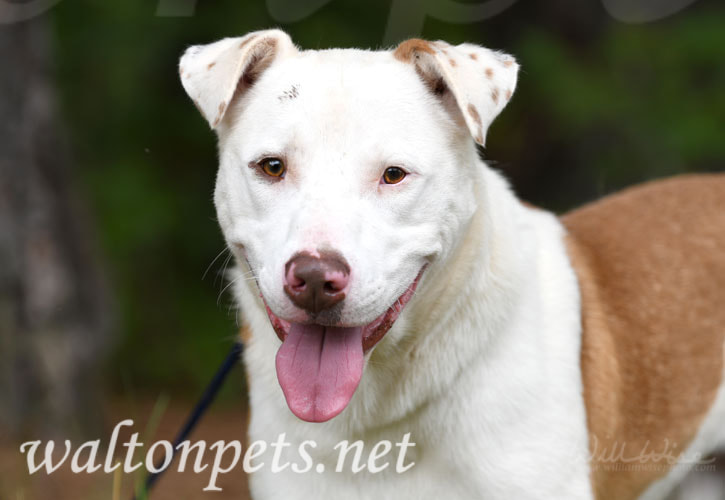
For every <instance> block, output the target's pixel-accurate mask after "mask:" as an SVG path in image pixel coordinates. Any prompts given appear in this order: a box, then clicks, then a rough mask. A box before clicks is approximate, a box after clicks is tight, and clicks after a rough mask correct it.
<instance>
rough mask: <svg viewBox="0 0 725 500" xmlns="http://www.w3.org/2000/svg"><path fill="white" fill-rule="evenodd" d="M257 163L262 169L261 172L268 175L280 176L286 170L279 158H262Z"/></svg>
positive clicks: (282, 175)
mask: <svg viewBox="0 0 725 500" xmlns="http://www.w3.org/2000/svg"><path fill="white" fill-rule="evenodd" d="M258 165H259V167H260V168H261V169H262V172H264V173H265V174H267V175H269V176H270V177H279V178H282V177H284V174H285V172H286V171H287V169H286V168H285V166H284V162H283V161H282V160H280V159H279V158H264V159H262V160H260V161H259V163H258Z"/></svg>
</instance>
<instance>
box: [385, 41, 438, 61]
mask: <svg viewBox="0 0 725 500" xmlns="http://www.w3.org/2000/svg"><path fill="white" fill-rule="evenodd" d="M416 52H424V53H426V54H431V55H433V54H435V50H434V49H433V47H432V46H431V43H430V42H428V41H426V40H421V39H420V38H411V39H410V40H406V41H404V42H402V43H401V44H400V45H398V48H396V49H395V52H393V56H394V57H395V58H396V59H398V60H399V61H403V62H410V61H411V60H412V59H413V57H415V53H416Z"/></svg>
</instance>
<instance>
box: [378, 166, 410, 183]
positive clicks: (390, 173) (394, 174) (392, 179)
mask: <svg viewBox="0 0 725 500" xmlns="http://www.w3.org/2000/svg"><path fill="white" fill-rule="evenodd" d="M405 176H406V173H405V170H403V169H402V168H400V167H388V168H386V169H385V172H384V173H383V182H385V184H397V183H399V182H400V181H402V180H403V179H405Z"/></svg>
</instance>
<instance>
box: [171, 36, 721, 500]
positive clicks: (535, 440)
mask: <svg viewBox="0 0 725 500" xmlns="http://www.w3.org/2000/svg"><path fill="white" fill-rule="evenodd" d="M517 71H518V64H517V63H516V62H515V61H514V59H513V58H512V57H511V56H508V55H505V54H502V53H499V52H494V51H491V50H488V49H485V48H482V47H479V46H476V45H470V44H463V45H458V46H451V45H449V44H447V43H444V42H426V41H423V40H409V41H406V42H404V43H402V44H401V45H400V46H399V47H397V48H396V49H395V50H392V51H379V52H371V51H364V50H323V51H300V50H298V49H297V48H296V47H295V45H294V44H293V43H292V42H291V40H290V39H289V37H288V36H287V35H286V34H285V33H283V32H281V31H278V30H270V31H260V32H255V33H250V34H248V35H246V36H244V37H241V38H227V39H224V40H221V41H219V42H216V43H212V44H210V45H204V46H195V47H191V48H189V49H188V50H187V52H186V53H185V55H184V56H183V58H182V59H181V63H180V73H181V79H182V82H183V85H184V88H185V89H186V91H187V93H188V94H189V96H190V97H191V98H192V99H193V100H194V102H195V103H196V105H197V107H198V108H199V110H200V111H201V113H202V114H203V115H204V117H205V118H206V119H207V120H208V121H209V124H210V125H211V126H212V128H213V129H215V130H216V132H217V134H218V138H219V154H220V168H219V173H218V178H217V184H216V192H215V197H214V198H215V203H216V209H217V213H218V218H219V223H220V225H221V228H222V230H223V233H224V237H225V239H226V241H227V243H228V245H229V247H230V248H231V249H232V251H233V253H234V255H235V257H236V259H237V261H238V263H239V268H240V269H239V271H238V272H239V275H238V277H237V282H236V295H237V298H238V301H239V303H240V305H241V308H242V310H243V314H244V317H243V320H244V323H245V332H246V334H245V341H246V347H247V350H246V354H245V361H246V366H247V371H248V376H249V384H250V399H251V417H250V425H249V438H250V440H252V441H256V440H263V441H266V442H269V443H272V442H275V441H277V439H278V437H279V436H280V434H281V433H284V435H285V436H284V437H285V440H286V441H287V442H288V443H290V444H292V446H288V447H285V448H279V449H278V450H277V453H279V454H280V456H281V457H282V458H284V457H287V458H289V460H290V462H292V463H295V460H294V458H295V454H298V453H299V455H300V456H302V457H303V458H307V459H311V460H312V462H314V464H316V467H315V468H314V469H313V470H307V471H306V472H304V473H300V472H299V464H297V466H296V467H286V468H284V470H282V471H272V470H270V467H269V466H261V464H260V466H259V467H258V470H257V471H256V472H254V473H253V474H252V475H251V477H250V488H251V492H252V496H253V498H255V499H261V500H269V499H280V500H290V499H298V498H299V499H302V498H304V499H333V498H334V499H338V498H344V499H346V500H352V499H376V500H377V499H380V500H383V499H411V500H412V499H415V500H419V499H437V498H455V499H486V500H490V499H503V500H511V499H517V500H523V499H556V500H570V499H571V500H574V499H576V500H585V499H593V498H596V499H598V500H604V499H614V500H629V499H636V498H644V499H658V498H662V497H663V496H664V495H666V493H667V492H668V491H669V490H670V489H671V488H672V487H673V485H674V484H675V483H676V481H677V480H678V479H679V478H680V477H681V476H682V475H683V474H684V472H685V471H686V467H682V466H681V465H678V464H677V463H676V462H677V461H678V460H679V461H680V462H683V461H688V460H690V461H691V460H693V453H694V452H707V451H709V450H711V449H712V448H713V447H714V446H716V445H717V444H719V443H722V442H723V441H724V440H725V425H723V418H725V389H724V388H723V387H724V385H723V383H722V381H723V374H724V371H723V356H724V348H725V178H723V177H718V176H710V177H689V178H681V179H677V180H670V181H665V182H661V183H655V184H652V185H648V186H646V187H642V188H637V189H633V190H629V191H627V192H625V193H622V194H620V195H616V196H612V197H610V198H608V199H605V200H603V201H600V202H598V203H595V204H592V205H590V206H588V207H586V208H583V209H581V210H579V211H577V212H574V213H572V214H570V215H567V216H566V217H564V218H563V219H558V218H557V217H555V216H554V215H552V214H550V213H547V212H545V211H542V210H538V209H535V208H531V207H527V206H525V205H524V204H522V203H521V202H520V201H519V200H518V199H517V198H516V197H515V196H514V194H513V193H512V192H511V189H510V188H509V185H508V184H507V183H506V181H505V180H504V179H503V178H502V177H501V175H500V174H499V173H497V172H494V171H493V170H491V169H490V168H488V167H487V166H486V165H485V163H483V162H482V161H481V159H480V158H479V156H478V153H477V149H476V143H478V144H480V145H483V143H484V140H485V136H486V131H487V129H488V127H489V125H490V124H491V122H492V121H493V119H494V118H495V117H496V115H497V114H498V113H499V112H500V111H501V110H502V109H503V108H504V106H505V105H506V103H507V102H508V101H509V99H510V98H511V95H512V93H513V91H514V87H515V85H516V79H517ZM552 71H556V68H552ZM275 333H276V334H275ZM290 410H291V411H290ZM408 433H409V435H410V442H411V443H414V444H415V446H412V445H410V446H409V447H407V455H406V456H405V464H408V465H410V464H412V463H414V466H412V467H410V468H408V470H406V471H405V472H401V470H399V469H400V468H399V467H394V466H393V464H389V465H390V467H387V468H385V469H384V470H382V471H378V470H377V468H376V463H377V462H375V461H374V460H373V461H371V462H366V464H367V465H366V464H363V465H362V469H363V470H358V469H355V470H353V469H352V468H351V467H349V466H347V465H346V466H345V467H343V468H342V470H335V469H336V468H337V465H338V460H340V456H339V453H338V452H339V451H340V446H338V448H335V447H336V445H338V444H339V443H341V442H343V441H346V440H347V441H350V442H352V441H356V440H360V441H361V443H362V444H363V445H364V446H365V448H364V450H365V451H366V452H369V451H370V449H371V447H372V446H373V445H375V444H376V443H383V445H381V446H379V447H378V448H375V450H377V451H378V452H380V451H381V450H382V451H385V450H386V449H387V450H388V451H389V448H390V444H391V443H399V445H400V443H401V439H402V438H403V436H404V435H405V434H408ZM385 441H389V442H390V443H385ZM305 442H306V443H305ZM312 442H314V443H312ZM362 449H363V448H355V450H357V451H359V450H362ZM300 450H301V451H302V452H309V453H307V454H305V453H302V452H300ZM355 450H354V451H355ZM350 453H351V454H352V451H351V452H350ZM351 454H350V456H347V457H346V460H347V461H348V462H346V463H350V460H351V458H350V457H351V456H352V455H351ZM381 454H382V452H381ZM277 458H280V457H277ZM372 458H375V457H372ZM695 458H696V457H695ZM297 462H300V460H299V458H298V460H297ZM397 465H400V464H397ZM404 468H405V467H404ZM308 469H309V468H308ZM371 469H372V470H371Z"/></svg>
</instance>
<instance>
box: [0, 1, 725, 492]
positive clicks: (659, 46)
mask: <svg viewBox="0 0 725 500" xmlns="http://www.w3.org/2000/svg"><path fill="white" fill-rule="evenodd" d="M2 3H5V4H8V2H7V1H4V2H2ZM21 3H22V2H21ZM315 3H317V4H318V6H319V8H317V9H315V8H314V7H315V5H313V4H315ZM323 3H324V2H323V1H319V0H318V1H317V2H313V1H307V0H302V1H299V2H294V1H293V0H289V1H287V2H285V1H280V0H275V1H273V0H269V1H266V2H265V1H262V0H248V1H240V0H208V1H198V2H197V3H196V6H195V8H191V9H190V8H189V5H192V7H193V4H194V2H184V1H183V0H177V1H174V0H161V1H160V2H157V1H148V0H145V1H141V0H105V1H100V0H98V1H90V0H62V1H60V2H59V3H57V4H56V5H54V6H53V7H52V8H50V9H49V10H48V11H47V12H45V13H44V14H42V15H40V16H36V17H34V18H33V19H32V20H29V21H22V22H15V23H8V24H5V25H0V57H2V58H3V61H2V62H3V67H4V69H3V70H2V73H0V120H2V130H3V131H4V132H3V139H0V166H3V165H4V170H2V171H0V197H2V196H7V198H6V199H5V200H3V199H0V231H3V232H4V234H3V235H2V236H3V238H2V239H0V250H1V251H2V253H0V257H2V262H0V270H2V273H0V279H2V280H4V281H0V285H2V287H0V292H2V294H0V328H2V329H4V330H0V340H2V342H3V344H1V345H0V361H1V360H2V359H4V360H5V361H4V362H3V368H2V370H0V382H2V384H3V385H2V387H3V389H2V391H3V392H2V393H1V395H2V398H1V399H2V403H3V404H2V405H0V406H2V407H3V408H4V410H2V411H0V417H2V418H0V428H5V429H9V430H10V432H9V433H8V434H14V435H17V436H27V435H33V433H37V432H41V431H42V432H49V430H50V433H51V434H56V435H57V434H60V435H62V432H65V431H66V430H67V431H68V432H73V433H76V434H78V435H88V434H93V435H96V436H97V435H98V432H97V431H98V429H106V428H107V424H104V423H103V422H108V421H112V422H114V423H115V422H116V421H118V420H119V419H116V420H114V419H113V418H112V417H108V415H109V414H110V415H111V416H113V415H114V411H115V412H117V411H118V410H115V408H117V407H118V405H123V404H124V403H125V402H128V401H140V402H141V403H139V404H140V405H142V406H143V402H144V401H146V402H148V401H151V402H154V401H156V402H158V401H167V400H169V399H170V400H172V401H174V402H177V403H178V404H179V405H180V406H181V407H184V408H185V407H186V406H188V405H190V404H191V402H193V400H194V399H195V398H196V397H197V395H198V393H199V392H200V391H201V390H202V388H203V386H204V384H205V383H206V382H207V381H208V379H209V378H210V376H211V374H212V373H213V371H214V370H215V368H216V366H217V364H218V363H219V362H220V361H221V359H222V357H223V356H224V354H225V353H226V351H227V349H228V348H229V346H230V345H231V342H232V340H233V338H234V336H235V335H236V333H237V319H236V317H235V316H236V314H237V311H236V309H235V307H234V305H233V304H232V301H231V297H230V294H229V293H228V292H226V291H224V287H225V285H226V281H225V279H224V277H223V269H224V267H225V265H226V263H227V256H228V253H226V252H224V243H223V240H222V237H221V234H220V231H219V229H218V227H217V223H216V221H215V213H214V208H213V205H212V191H213V187H214V177H215V170H216V150H215V147H216V146H215V137H214V134H213V133H212V132H211V131H210V130H209V129H208V125H207V124H206V122H205V121H204V120H203V119H202V118H201V117H200V116H199V115H198V113H197V111H196V110H195V109H194V107H193V105H192V103H191V102H190V101H189V99H188V98H187V96H186V95H185V93H184V91H183V89H182V87H181V84H180V82H179V80H178V71H177V62H178V58H179V57H180V55H181V53H182V52H183V50H184V49H185V47H187V46H188V45H192V44H199V43H207V42H211V41H215V40H217V39H219V38H222V37H225V36H239V35H242V34H244V33H246V32H248V31H252V30H258V29H264V28H269V27H274V26H279V27H281V28H283V29H285V30H286V31H287V32H289V33H290V35H291V36H292V39H293V40H294V41H295V43H297V44H298V45H300V46H301V47H302V48H306V49H317V48H329V47H337V46H342V47H349V46H351V47H366V48H373V49H375V48H382V47H386V46H394V45H395V43H396V42H397V41H400V40H401V39H403V38H407V37H423V38H428V39H444V40H446V41H449V42H451V43H461V42H464V41H467V42H474V43H478V44H481V45H485V46H487V47H490V48H496V49H501V50H504V51H505V52H509V53H511V54H513V55H515V56H516V57H517V59H518V61H519V63H520V64H521V67H522V70H521V73H520V78H519V83H518V88H517V91H516V93H515V94H514V97H513V99H512V101H511V103H510V105H509V106H508V108H507V109H506V110H505V111H504V113H503V114H502V116H501V117H500V118H498V119H497V121H496V122H495V123H494V125H493V126H492V128H491V131H490V135H489V136H488V139H487V144H488V146H487V148H486V149H485V152H484V154H485V157H486V158H487V160H488V161H489V162H490V163H491V164H492V165H493V166H495V167H496V168H499V169H501V170H502V171H503V172H504V173H505V174H506V175H507V177H508V178H509V179H511V181H512V183H513V185H514V187H515V190H516V191H517V193H519V195H520V196H521V197H522V198H524V199H526V200H528V201H531V202H533V203H535V204H537V205H540V206H542V207H545V208H547V209H551V210H554V211H556V212H559V213H561V212H564V211H566V210H567V209H569V208H571V207H574V206H577V205H579V204H582V203H584V202H586V201H589V200H593V199H596V198H598V197H601V196H603V195H605V194H607V193H610V192H612V191H615V190H617V189H620V188H623V187H625V186H629V185H631V184H635V183H638V182H642V181H646V180H650V179H655V178H660V177H666V176H671V175H676V174H680V173H685V172H707V171H710V172H712V171H725V140H724V138H723V130H724V125H725V4H724V3H723V2H722V1H721V0H698V1H694V2H690V3H691V4H690V5H689V6H687V7H685V8H683V9H680V10H677V9H675V8H672V9H670V10H674V11H676V12H674V13H672V14H671V15H664V14H666V12H667V10H668V6H669V7H672V6H675V4H677V3H678V2H676V1H674V0H669V1H664V0H663V1H662V2H659V3H657V2H653V1H641V0H637V1H635V0H633V1H631V2H625V1H623V0H551V1H546V2H530V1H521V0H520V1H517V2H509V3H512V5H511V6H510V7H508V8H506V9H504V10H503V11H502V12H501V13H499V14H497V15H494V16H492V17H489V18H487V19H483V20H479V21H475V20H474V21H475V22H461V18H460V17H456V16H460V15H459V14H456V13H455V10H456V9H455V8H454V7H450V6H449V4H451V3H453V2H449V1H441V2H431V1H430V0H429V1H428V2H407V8H410V9H413V10H415V9H414V7H411V6H414V5H434V4H435V6H434V7H431V8H430V10H432V11H440V12H443V14H442V15H430V16H428V17H426V19H425V22H424V23H423V24H422V27H418V26H417V25H416V22H415V21H414V18H415V16H414V15H413V14H412V13H411V14H410V15H409V16H408V15H406V2H405V1H402V0H400V1H396V2H395V4H396V9H398V11H396V12H397V13H394V14H391V12H392V10H391V9H392V7H393V3H392V2H391V0H372V1H367V2H354V1H351V0H331V1H329V2H327V3H324V5H319V4H323ZM458 3H460V4H464V5H465V4H478V3H484V2H464V1H460V2H458ZM499 3H505V2H499ZM679 3H680V4H685V3H687V1H686V0H683V1H680V2H679ZM655 4H657V5H659V7H657V6H656V5H655ZM447 5H448V7H447ZM613 5H614V6H615V7H617V8H613V7H612V6H613ZM627 6H629V7H627ZM607 7H609V9H607ZM5 8H7V6H0V18H2V15H3V10H2V9H5ZM418 9H420V8H418ZM653 9H654V12H655V14H657V13H659V14H661V15H660V16H657V15H648V14H649V13H651V12H652V11H653ZM612 12H614V15H612ZM622 12H624V14H623V13H622ZM180 13H183V14H190V13H191V14H193V15H178V14H180ZM401 13H402V14H401ZM173 14H176V15H173ZM391 16H392V17H391ZM396 16H397V17H396ZM450 16H453V17H454V18H455V19H451V17H450ZM656 17H661V18H660V19H654V20H649V19H651V18H656ZM391 18H392V19H393V21H390V19H391ZM441 18H445V19H447V20H441ZM622 19H625V20H628V21H636V22H625V21H623V20H622ZM451 21H455V22H451ZM28 124H30V126H29V125H28ZM38 124H40V125H38ZM35 125H37V126H35ZM41 125H42V126H41ZM3 140H4V142H2V141H3ZM20 143H22V144H24V145H25V147H24V149H22V151H15V149H16V148H15V146H17V145H18V144H20ZM38 172H39V173H38ZM37 186H40V187H37ZM28 193H31V194H32V193H35V194H34V195H32V196H31V195H29V194H28ZM38 193H40V195H38ZM8 200H9V201H8ZM48 200H51V201H50V202H49V201H48ZM59 207H60V208H59ZM4 209H5V210H6V211H5V215H2V211H3V210H4ZM31 212H33V213H35V212H38V213H44V214H46V215H45V216H44V217H45V219H42V217H41V219H42V220H44V221H45V222H44V224H45V226H43V225H42V224H41V226H40V227H41V228H44V229H43V230H42V231H40V233H41V235H44V236H43V237H44V238H45V240H43V241H45V243H44V244H45V245H47V247H46V246H42V245H40V246H38V245H39V244H38V239H39V238H37V237H35V236H33V235H34V234H35V233H33V232H32V231H33V228H35V227H37V226H34V225H33V224H37V219H38V218H37V217H36V218H30V217H28V213H31ZM34 221H35V222H34ZM28 235H30V236H28ZM40 239H42V238H40ZM26 240H27V241H26ZM46 240H47V241H46ZM18 241H25V242H26V243H24V244H23V245H21V246H18V245H17V244H16V243H17V242H18ZM78 241H81V242H82V244H79V243H78ZM3 244H4V245H5V246H4V247H3V246H2V245H3ZM54 245H55V246H54ZM56 246H57V247H58V248H60V249H61V250H59V251H58V255H62V256H65V261H67V264H66V265H65V267H66V268H67V269H65V270H64V271H63V273H61V274H60V275H61V276H62V277H63V278H62V279H60V278H59V279H58V280H59V282H61V283H64V284H65V285H64V286H65V287H66V288H68V290H70V292H68V294H67V297H66V299H64V300H65V302H63V301H61V302H53V301H50V302H48V303H47V304H45V303H44V302H42V301H40V302H38V300H31V298H32V297H33V296H34V295H33V293H36V292H37V290H40V292H37V293H40V296H41V297H45V295H42V294H43V293H44V292H43V290H45V289H46V288H47V287H46V283H45V281H44V280H46V277H47V274H46V273H40V272H39V273H32V272H29V271H28V270H31V271H32V270H33V269H36V270H37V269H40V267H38V264H37V263H36V261H34V260H33V257H32V256H33V255H35V254H34V253H33V252H32V251H30V250H32V249H38V248H40V250H38V254H39V255H40V256H41V260H42V257H43V256H44V255H46V254H47V251H46V250H47V248H51V249H52V248H56ZM29 248H30V250H28V249H29ZM44 249H45V250H44ZM43 252H46V253H43ZM28 256H30V257H28ZM60 260H61V261H62V260H63V259H60ZM18 263H19V264H18ZM16 264H17V265H16ZM46 264H47V262H46ZM48 265H50V266H51V267H52V266H53V264H52V263H51V264H48ZM44 287H46V288H44ZM36 289H37V290H36ZM33 290H36V292H33ZM28 304H30V305H32V306H33V307H35V309H33V308H32V307H30V306H28ZM3 311H5V312H3ZM7 311H10V313H7V314H6V312H7ZM47 311H50V312H49V313H47ZM69 311H71V312H72V313H71V312H69ZM46 313H47V314H46ZM3 314H5V316H3ZM38 318H45V319H43V320H42V321H40V320H38ZM38 321H40V326H38V324H36V323H38ZM58 324H63V325H71V326H68V327H66V326H64V327H63V328H60V327H57V325H58ZM77 325H82V328H80V327H76V326H77ZM41 330H42V334H39V333H37V332H38V331H41ZM33 336H35V338H39V339H41V340H40V341H38V342H35V341H33V342H29V341H28V339H31V338H34V337H33ZM58 339H61V341H60V342H58ZM69 339H74V340H72V341H71V340H69ZM38 345H42V346H44V347H41V348H40V350H41V351H42V353H40V354H39V353H38V349H39V348H38V347H37V346H38ZM3 346H4V347H3ZM18 346H20V347H18ZM2 349H4V352H5V356H4V358H3V355H2ZM76 353H83V354H82V355H80V354H76ZM61 357H63V359H64V360H65V361H64V363H66V365H68V366H69V367H70V368H67V369H66V371H65V372H62V371H58V370H56V371H54V370H55V368H53V367H54V366H55V365H54V362H55V361H56V360H57V359H60V358H61ZM66 372H67V373H68V374H69V375H67V376H60V375H57V374H58V373H66ZM240 372H241V371H240ZM64 377H65V378H64ZM54 384H55V385H54ZM53 387H60V388H62V389H63V390H62V391H60V389H58V390H54V389H53ZM244 390H245V389H244V383H243V380H242V377H241V376H235V377H234V378H233V380H232V381H231V382H230V383H229V384H228V385H227V387H226V389H225V391H224V393H223V394H222V397H221V399H222V401H221V402H220V405H221V407H222V408H223V407H224V405H227V406H228V407H229V408H232V409H235V408H237V407H238V406H239V401H240V400H242V399H243V397H244ZM58 391H60V394H62V395H63V398H62V402H60V403H59V400H60V396H59V395H58V394H59V392H58ZM40 394H42V395H43V397H44V398H45V400H47V401H46V402H45V403H44V406H43V405H37V404H36V400H39V399H41V398H40V397H36V395H40ZM67 401H72V404H71V403H67ZM64 405H65V406H64ZM49 408H50V409H49ZM239 411H241V410H239ZM104 416H105V417H104ZM99 421H100V422H101V423H100V424H99V423H98V422H99ZM3 426H4V427H3ZM61 430H62V431H61ZM0 483H1V481H0ZM0 486H2V484H0ZM0 496H2V489H1V488H0Z"/></svg>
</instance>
